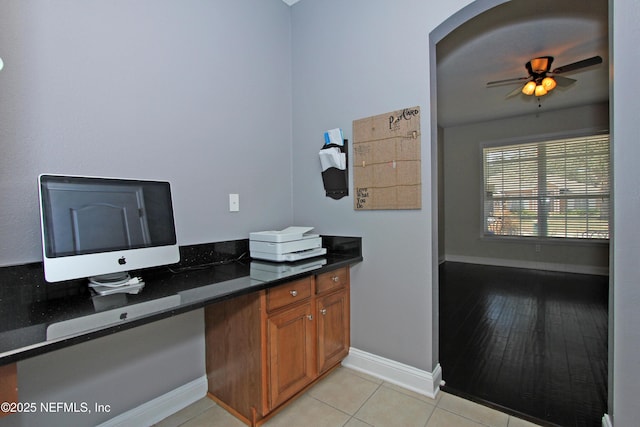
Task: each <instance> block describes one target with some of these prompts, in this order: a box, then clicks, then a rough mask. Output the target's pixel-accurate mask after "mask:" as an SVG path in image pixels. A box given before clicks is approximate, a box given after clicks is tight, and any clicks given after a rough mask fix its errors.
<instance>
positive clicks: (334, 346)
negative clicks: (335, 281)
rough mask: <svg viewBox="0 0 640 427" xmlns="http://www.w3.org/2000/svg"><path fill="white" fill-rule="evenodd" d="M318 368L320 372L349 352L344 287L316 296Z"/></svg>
mask: <svg viewBox="0 0 640 427" xmlns="http://www.w3.org/2000/svg"><path fill="white" fill-rule="evenodd" d="M317 320H318V322H317V323H318V368H319V370H320V373H323V372H324V371H326V370H327V369H329V368H331V367H332V366H334V365H335V364H336V363H338V362H340V361H341V360H342V359H343V358H344V357H346V356H347V354H348V353H349V346H350V336H349V326H350V325H349V293H348V291H347V290H346V289H343V290H341V291H338V292H335V293H331V294H329V295H327V296H324V297H320V298H318V316H317Z"/></svg>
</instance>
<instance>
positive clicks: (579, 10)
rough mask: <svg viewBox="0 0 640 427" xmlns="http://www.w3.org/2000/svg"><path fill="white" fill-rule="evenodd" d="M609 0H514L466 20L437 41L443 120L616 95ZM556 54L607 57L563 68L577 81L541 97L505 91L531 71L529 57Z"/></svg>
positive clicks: (566, 58) (560, 61) (449, 122)
mask: <svg viewBox="0 0 640 427" xmlns="http://www.w3.org/2000/svg"><path fill="white" fill-rule="evenodd" d="M607 13H608V6H607V0H588V1H585V0H562V1H559V0H536V1H533V2H532V1H530V0H512V1H510V2H507V3H505V4H503V5H500V6H497V7H495V8H493V9H491V10H489V11H487V12H485V13H483V14H482V15H480V16H478V17H476V18H474V19H473V20H471V21H468V22H467V23H465V24H463V25H462V26H460V27H458V28H457V29H456V30H454V31H453V32H452V33H450V34H449V35H448V36H447V37H445V38H444V39H443V40H442V41H441V42H440V43H438V45H437V46H436V53H437V82H438V87H437V91H438V92H437V93H438V124H439V125H440V126H443V127H449V126H456V125H461V124H466V123H472V122H479V121H487V120H492V119H497V118H503V117H510V116H516V115H523V114H532V113H535V112H537V111H552V110H556V109H562V108H569V107H575V106H579V105H585V104H590V103H597V102H603V101H607V100H608V99H609V77H608V72H609V61H608V57H609V55H608V25H607V22H608V17H607ZM545 55H550V56H553V57H554V58H555V59H554V61H553V64H552V68H557V67H559V66H562V65H566V64H569V63H572V62H576V61H579V60H581V59H585V58H589V57H592V56H595V55H600V56H601V57H602V59H603V63H602V64H600V65H596V66H593V67H589V68H585V69H582V70H579V71H576V72H573V73H566V74H563V76H566V77H570V78H572V79H576V80H577V82H576V83H574V84H572V85H571V86H569V87H566V88H556V89H554V90H553V91H552V92H550V93H549V94H547V95H545V96H543V97H541V98H540V103H539V102H538V98H536V97H532V96H526V95H522V94H518V95H517V96H513V97H511V98H509V99H505V96H506V95H507V94H508V93H509V92H511V91H512V90H513V89H515V88H517V87H518V84H512V85H504V86H495V87H491V88H487V87H486V83H487V82H489V81H494V80H502V79H508V78H515V77H526V76H527V70H526V69H525V64H526V63H527V61H529V60H530V59H532V58H535V57H538V56H545Z"/></svg>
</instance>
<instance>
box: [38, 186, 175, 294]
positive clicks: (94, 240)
mask: <svg viewBox="0 0 640 427" xmlns="http://www.w3.org/2000/svg"><path fill="white" fill-rule="evenodd" d="M39 184H40V185H39V190H40V191H39V194H40V225H41V231H42V253H43V265H44V275H45V279H46V281H47V282H59V281H64V280H71V279H78V278H85V277H86V278H88V279H89V286H90V287H92V288H93V289H94V290H95V291H96V292H98V293H99V294H102V295H105V294H109V293H116V292H127V293H138V292H139V291H140V289H142V287H143V286H144V282H143V281H142V280H141V279H140V278H139V277H131V276H130V275H129V272H130V271H133V270H140V269H143V268H149V267H156V266H161V265H168V264H174V263H177V262H178V261H179V260H180V252H179V247H178V244H177V239H176V230H175V223H174V218H173V205H172V202H171V189H170V185H169V183H168V182H165V181H150V180H134V179H120V178H98V177H81V176H63V175H49V174H43V175H40V176H39Z"/></svg>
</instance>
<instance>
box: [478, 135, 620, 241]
mask: <svg viewBox="0 0 640 427" xmlns="http://www.w3.org/2000/svg"><path fill="white" fill-rule="evenodd" d="M483 161H484V180H483V183H484V191H483V193H484V200H483V204H484V235H485V236H520V237H536V238H568V239H608V238H609V135H593V136H586V137H580V138H566V139H558V140H553V141H543V142H535V143H524V144H512V145H502V146H490V147H489V146H487V147H484V148H483Z"/></svg>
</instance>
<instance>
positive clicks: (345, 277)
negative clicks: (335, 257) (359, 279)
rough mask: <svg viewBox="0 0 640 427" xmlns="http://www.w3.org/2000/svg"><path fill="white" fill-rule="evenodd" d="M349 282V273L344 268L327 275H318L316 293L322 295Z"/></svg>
mask: <svg viewBox="0 0 640 427" xmlns="http://www.w3.org/2000/svg"><path fill="white" fill-rule="evenodd" d="M348 281H349V273H348V270H347V268H346V267H344V268H339V269H337V270H333V271H329V272H327V273H322V274H319V275H318V277H317V278H316V289H317V290H316V292H317V293H319V294H320V293H322V292H326V291H329V290H331V289H335V288H339V287H341V286H344V285H346V284H347V282H348Z"/></svg>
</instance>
